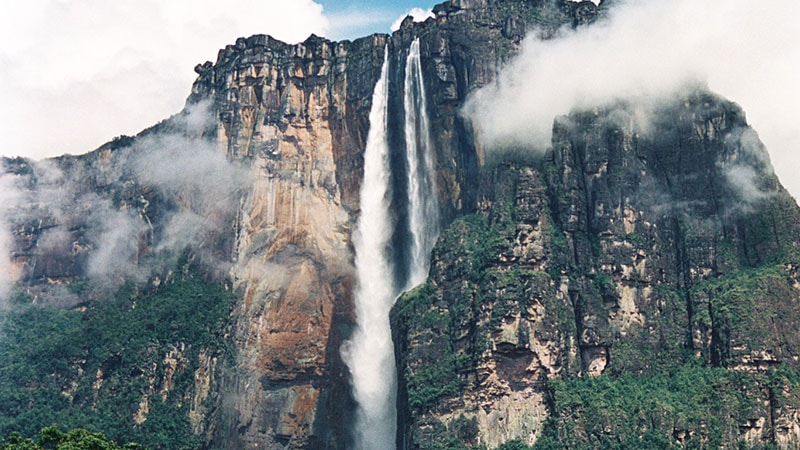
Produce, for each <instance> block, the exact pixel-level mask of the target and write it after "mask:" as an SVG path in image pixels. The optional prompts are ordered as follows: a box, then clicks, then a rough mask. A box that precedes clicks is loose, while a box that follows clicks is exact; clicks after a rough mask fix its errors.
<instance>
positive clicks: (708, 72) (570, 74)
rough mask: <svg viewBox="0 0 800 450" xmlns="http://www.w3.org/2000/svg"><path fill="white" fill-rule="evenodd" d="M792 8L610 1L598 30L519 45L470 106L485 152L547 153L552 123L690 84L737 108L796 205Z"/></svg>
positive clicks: (798, 147) (799, 135)
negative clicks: (696, 82) (702, 84)
mask: <svg viewBox="0 0 800 450" xmlns="http://www.w3.org/2000/svg"><path fill="white" fill-rule="evenodd" d="M799 12H800V5H799V4H798V3H796V2H783V1H779V0H765V1H761V2H753V1H751V0H705V1H702V2H700V1H696V0H675V1H670V2H663V1H660V0H640V1H633V0H631V1H626V2H620V3H619V4H617V6H615V7H614V8H613V9H612V16H611V18H610V20H609V21H608V22H607V23H604V24H596V26H592V27H587V28H583V29H581V30H580V31H578V32H574V33H569V34H567V35H566V36H564V37H563V38H561V39H556V40H551V41H544V42H542V41H537V40H535V39H528V40H526V41H525V44H524V48H523V51H522V54H521V57H519V58H517V59H516V60H514V61H513V62H512V63H511V64H510V65H509V66H508V67H507V68H506V69H504V70H503V71H502V73H501V75H500V77H499V80H498V83H497V84H495V85H492V86H487V87H485V88H484V89H482V90H480V91H479V92H477V93H475V95H474V96H473V97H472V101H471V103H470V104H469V105H468V107H467V111H468V112H469V113H470V114H471V115H472V116H473V117H474V118H475V119H476V121H477V123H478V125H479V128H480V129H481V130H482V133H483V138H484V139H485V141H486V143H488V144H503V143H513V144H521V143H524V144H533V145H536V146H539V147H542V148H544V147H546V146H547V145H548V144H549V140H550V132H551V127H552V123H553V118H554V116H556V115H560V114H566V113H568V112H569V111H570V109H572V108H573V107H588V106H592V105H597V104H601V103H605V102H608V101H612V100H614V99H616V98H631V97H637V96H638V97H645V98H652V97H655V96H661V95H666V94H669V93H670V92H672V91H673V90H675V89H677V88H679V87H680V86H681V85H682V84H683V83H684V82H685V81H687V80H690V79H700V80H705V81H707V83H708V85H709V87H710V88H711V89H712V90H713V91H715V92H718V93H720V94H721V95H723V96H725V97H727V98H729V99H731V100H733V101H735V102H737V103H739V104H740V105H741V106H742V107H743V109H744V110H745V112H746V113H747V116H748V121H749V122H750V124H751V125H752V126H753V127H754V128H755V129H756V130H757V131H758V133H759V135H760V137H761V139H762V140H763V141H764V143H765V145H766V147H767V149H768V150H769V152H770V154H771V157H772V163H773V165H774V166H775V169H776V171H777V173H778V176H779V177H780V179H781V181H782V183H783V184H784V185H785V186H787V188H789V190H790V191H791V192H792V193H793V194H794V195H795V197H798V196H800V177H797V176H796V172H797V170H798V169H800V127H798V126H797V122H798V119H799V118H800V116H799V115H798V108H800V84H799V83H797V80H800V41H799V40H798V36H800V20H797V18H798V17H800V14H798V13H799Z"/></svg>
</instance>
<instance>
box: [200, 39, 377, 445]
mask: <svg viewBox="0 0 800 450" xmlns="http://www.w3.org/2000/svg"><path fill="white" fill-rule="evenodd" d="M385 44H386V39H385V37H384V36H380V35H376V36H373V37H369V38H365V39H361V40H359V41H356V42H352V43H350V42H345V43H339V44H337V43H333V42H330V41H327V40H324V39H321V38H317V37H314V36H312V37H311V38H309V39H308V40H306V41H305V42H303V43H301V44H297V45H294V46H289V45H286V44H282V43H280V42H277V41H274V40H272V39H271V38H269V37H266V36H254V37H251V38H248V39H240V40H239V41H238V42H237V44H236V45H235V46H229V47H227V48H226V49H224V50H222V51H221V52H220V55H219V59H218V61H217V62H216V64H214V65H213V66H212V67H208V66H206V67H205V68H203V67H201V68H200V70H199V72H200V76H199V78H198V80H197V82H196V83H195V87H194V89H193V95H192V97H191V98H190V102H191V101H202V100H204V99H207V98H212V99H215V111H216V113H217V114H218V117H219V120H218V122H217V127H218V128H217V132H216V136H217V142H218V143H219V145H220V146H221V147H222V148H223V149H225V151H226V152H227V157H228V159H230V160H234V161H241V162H242V163H243V164H244V165H245V166H246V167H248V168H249V169H248V170H249V171H250V174H251V178H252V180H253V184H252V187H251V188H250V189H249V190H248V192H247V193H246V195H245V196H244V197H243V198H242V199H241V201H240V209H239V217H238V219H237V223H236V230H237V242H236V247H235V250H234V255H233V257H234V260H235V264H234V267H233V271H232V275H233V278H234V284H235V289H237V291H239V292H240V293H241V296H242V301H241V302H240V303H239V305H238V306H237V308H236V311H235V317H236V330H235V336H234V339H235V341H236V347H237V350H238V352H237V366H236V368H235V371H234V375H233V376H232V380H231V383H232V385H231V389H232V390H234V392H235V394H234V395H235V396H236V397H237V400H236V401H235V402H234V403H233V404H232V405H231V407H230V408H229V414H230V415H231V417H230V419H231V421H230V428H229V431H228V435H227V438H226V446H227V447H228V448H245V447H246V448H252V447H254V446H255V447H257V448H283V446H286V445H288V446H290V447H292V448H318V447H342V446H344V444H345V443H346V441H347V435H346V429H345V425H344V420H346V417H347V414H338V413H337V412H338V411H347V410H348V406H347V405H348V404H349V402H350V399H349V394H348V391H349V387H348V382H347V378H346V372H345V370H346V369H345V368H344V367H343V365H342V362H341V360H340V356H339V347H340V346H341V343H342V340H343V338H344V337H345V334H346V330H347V328H348V327H349V326H350V324H351V323H352V320H353V319H352V317H351V315H352V313H351V312H350V308H351V287H352V283H353V268H352V257H351V250H350V232H351V227H352V224H353V223H354V215H353V214H354V213H355V212H356V211H357V208H358V187H359V185H360V180H361V178H362V175H361V174H362V170H363V168H362V159H361V152H363V149H364V147H365V144H366V143H365V139H366V136H367V133H368V130H369V123H368V114H369V108H370V105H371V97H372V89H373V86H374V84H375V82H376V81H377V77H378V75H379V74H380V67H381V64H382V62H383V53H384V51H383V50H384V47H385Z"/></svg>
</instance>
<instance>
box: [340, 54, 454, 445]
mask: <svg viewBox="0 0 800 450" xmlns="http://www.w3.org/2000/svg"><path fill="white" fill-rule="evenodd" d="M388 61H389V60H388V48H387V50H386V51H385V54H384V61H383V67H382V69H381V76H380V79H379V80H378V82H377V84H376V85H375V91H374V93H373V97H372V109H371V110H370V114H369V120H370V130H369V134H368V136H367V147H366V149H365V151H364V180H363V182H362V185H361V215H360V216H359V218H358V222H357V224H356V229H355V231H354V233H353V246H354V248H355V266H356V276H357V277H358V284H357V287H356V290H355V307H356V315H357V327H356V330H355V332H354V333H353V336H352V338H351V339H350V340H349V341H348V342H347V343H346V344H345V346H344V347H343V348H342V356H343V358H344V360H345V362H346V363H347V365H348V367H349V368H350V372H351V376H352V384H353V396H354V397H355V400H356V403H357V411H356V424H355V433H354V438H355V448H356V449H363V450H376V449H381V450H383V449H391V448H395V435H396V432H397V416H396V406H395V403H396V395H397V372H396V370H397V369H396V367H395V361H394V346H393V344H392V337H391V327H390V324H389V311H390V310H391V308H392V306H393V305H394V302H395V299H396V298H397V296H398V295H399V294H400V293H401V292H402V290H404V289H408V288H411V287H413V286H414V285H417V284H419V283H421V282H423V281H425V278H426V277H427V275H428V268H429V265H430V261H429V256H430V251H431V249H432V248H433V244H434V243H435V241H436V237H437V235H438V231H439V229H438V223H439V210H438V202H437V200H436V187H435V184H434V176H433V149H432V145H431V140H430V131H429V129H428V120H427V117H426V114H425V111H426V105H425V90H424V87H423V82H422V69H421V65H420V55H419V41H418V40H415V41H414V43H413V44H412V45H411V48H410V49H409V54H408V58H407V60H406V71H405V83H404V92H403V99H404V101H403V105H404V109H405V129H404V137H405V144H406V145H405V153H406V158H405V162H406V167H405V171H406V174H407V177H408V178H407V184H408V192H402V193H395V194H398V195H400V196H402V194H407V195H405V198H404V199H399V200H400V201H403V202H406V203H407V204H406V206H407V208H402V210H407V211H408V217H395V219H396V222H395V221H393V214H392V210H391V205H392V200H393V199H392V197H393V193H392V192H391V186H392V183H391V181H392V167H391V158H390V148H389V140H388V126H389V120H390V117H389V114H388V103H389V82H388V77H389V63H388ZM394 200H395V201H398V199H397V198H395V199H394ZM399 226H407V228H408V230H409V231H410V233H409V234H410V236H411V239H410V242H407V243H403V244H402V245H403V246H407V247H408V248H405V249H402V251H398V252H393V251H391V250H392V249H391V248H390V246H391V245H392V242H393V240H392V239H393V236H394V235H395V233H396V232H397V229H398V227H399ZM395 254H402V255H410V256H409V258H407V261H406V262H404V263H403V264H407V265H408V267H401V268H400V269H401V272H402V273H403V274H405V280H406V281H405V283H404V284H405V285H404V286H399V285H398V283H397V282H396V281H395V276H396V273H397V271H396V269H397V268H396V267H395V262H394V261H393V259H392V255H395Z"/></svg>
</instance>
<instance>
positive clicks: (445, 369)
mask: <svg viewBox="0 0 800 450" xmlns="http://www.w3.org/2000/svg"><path fill="white" fill-rule="evenodd" d="M636 117H637V107H636V105H631V104H619V105H614V106H609V107H608V108H604V109H598V110H594V111H587V112H576V113H573V114H571V115H570V116H567V117H562V118H559V119H558V120H557V121H556V123H555V125H554V133H553V145H552V149H551V150H549V151H548V152H547V153H546V154H544V155H538V156H537V154H536V153H533V150H531V153H529V154H528V156H526V157H522V158H521V157H520V156H518V155H517V156H515V155H506V156H503V155H498V157H497V161H498V162H497V164H496V166H495V167H491V168H490V167H486V168H485V171H484V172H483V174H482V183H481V190H480V199H481V200H480V202H479V210H478V211H477V213H476V214H473V215H469V216H466V217H464V218H460V219H458V220H456V221H455V222H454V223H453V224H452V225H451V226H450V228H449V229H448V230H446V231H444V232H443V233H442V237H441V238H440V241H439V245H437V248H436V250H435V251H434V256H433V268H432V270H431V276H430V279H429V281H428V283H427V284H426V285H424V286H422V287H420V288H418V289H416V290H414V291H412V292H410V293H408V294H406V295H405V296H404V297H403V298H401V299H400V300H399V301H398V304H397V305H396V307H395V310H394V311H393V315H392V321H393V328H394V330H395V339H396V341H397V342H398V346H397V348H398V352H397V358H398V361H399V365H400V371H401V373H403V374H404V375H403V377H402V387H401V393H402V394H401V402H400V405H401V414H404V415H405V420H406V423H405V427H404V428H405V430H406V431H405V435H404V439H405V448H441V447H442V446H446V445H448V442H452V441H453V440H455V441H457V442H464V443H467V444H472V445H486V446H488V447H489V448H494V447H497V446H499V445H501V444H503V443H504V442H506V441H509V440H513V439H520V440H522V441H524V442H526V443H527V444H533V443H534V442H537V441H538V440H540V438H542V437H543V436H544V439H542V440H541V441H540V442H539V445H542V446H544V445H547V443H548V442H549V443H551V444H552V445H554V444H553V443H556V442H557V443H558V444H557V446H556V447H555V448H560V446H563V445H569V446H570V447H574V448H591V447H594V446H597V445H599V446H600V447H603V448H609V447H613V446H615V445H623V446H624V445H632V446H633V447H639V446H642V445H655V446H657V447H660V448H672V447H675V448H678V447H683V446H688V447H693V448H694V447H696V446H701V447H703V446H705V445H709V446H718V445H721V446H725V447H728V446H734V445H738V444H737V443H739V442H745V443H747V445H754V446H756V445H764V444H768V443H771V444H777V445H778V446H779V447H781V448H794V447H793V446H794V445H796V443H797V442H798V440H799V439H800V436H798V435H797V410H798V406H799V404H798V397H797V390H796V389H797V384H796V383H797V377H796V372H794V371H795V370H797V365H798V361H800V355H799V353H800V341H798V340H797V333H796V332H795V331H794V330H796V327H797V323H796V321H795V318H796V317H797V314H798V313H799V312H800V311H798V302H797V300H798V298H799V297H800V290H798V287H799V286H800V284H798V279H797V270H796V267H797V258H798V237H799V236H800V225H799V224H800V209H798V207H797V204H796V203H795V201H794V200H793V199H792V198H791V196H789V195H788V193H787V192H786V191H785V190H784V189H783V188H781V187H780V184H779V183H778V181H777V179H776V178H775V176H774V174H773V173H772V169H771V166H770V165H769V158H768V156H767V153H766V151H765V149H764V147H763V146H762V145H761V143H760V142H759V140H758V138H757V136H756V135H755V133H754V132H753V131H752V130H751V129H750V128H749V127H748V126H747V124H746V122H745V120H744V115H743V113H742V111H741V110H740V109H739V108H738V107H737V106H736V105H734V104H732V103H730V102H727V101H725V100H723V99H721V98H719V97H716V96H714V95H711V94H708V93H706V92H705V91H704V90H702V89H699V90H693V91H692V92H691V93H689V94H686V95H685V97H683V98H676V99H674V100H672V101H671V102H669V103H668V104H665V105H663V106H661V107H660V108H659V109H658V110H657V111H656V112H655V113H654V114H653V116H652V117H653V121H651V122H649V123H647V124H646V128H643V127H642V124H641V123H639V122H638V121H637V120H636ZM778 367H787V368H789V373H790V374H792V375H790V376H788V378H786V379H784V378H780V377H777V378H772V374H773V373H774V372H773V369H777V368H778ZM715 368H724V369H727V370H722V371H716V369H715ZM595 377H601V378H602V381H598V382H597V383H594V384H593V381H592V378H595ZM681 378H683V379H682V381H680V382H673V383H672V384H671V385H668V386H664V385H663V384H662V383H665V380H674V379H681ZM681 383H685V384H681ZM704 389H705V390H706V391H704ZM698 395H699V396H702V395H709V396H710V398H707V399H706V400H700V399H698V398H697V397H695V396H698ZM628 396H632V397H634V399H632V400H631V404H622V403H623V402H624V401H625V400H624V399H625V398H626V397H628ZM670 396H684V397H682V400H678V401H675V400H673V398H672V397H670ZM690 405H691V406H690ZM711 423H713V426H711V425H709V424H711ZM647 439H651V441H648V440H647ZM537 448H539V447H538V446H537ZM543 448H550V447H546V446H545V447H543Z"/></svg>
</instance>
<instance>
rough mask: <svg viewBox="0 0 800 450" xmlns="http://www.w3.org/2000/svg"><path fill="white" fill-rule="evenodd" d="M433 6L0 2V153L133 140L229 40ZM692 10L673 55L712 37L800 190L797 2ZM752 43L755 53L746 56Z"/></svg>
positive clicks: (714, 79)
mask: <svg viewBox="0 0 800 450" xmlns="http://www.w3.org/2000/svg"><path fill="white" fill-rule="evenodd" d="M434 3H436V1H435V0H434V1H421V0H420V1H413V0H404V1H391V2H390V1H383V2H378V1H367V0H318V1H317V2H314V1H312V0H229V1H227V2H220V1H218V0H214V1H211V0H192V1H190V0H169V1H163V0H26V1H24V2H22V1H12V0H0V124H2V125H0V126H2V128H1V129H0V131H2V133H0V154H2V155H5V156H15V155H23V156H29V157H33V158H43V157H48V156H55V155H59V154H63V153H73V154H77V153H84V152H87V151H90V150H92V149H94V148H97V147H98V146H99V145H101V144H103V143H104V142H106V141H108V140H110V139H111V138H113V137H114V136H118V135H121V134H127V135H133V134H136V133H137V132H139V131H140V130H142V129H143V128H146V127H148V126H150V125H153V124H155V123H157V122H158V121H160V120H162V119H164V118H166V117H168V116H169V115H171V114H174V113H176V112H178V111H180V109H181V108H182V107H183V104H184V101H185V99H186V97H187V96H188V94H189V91H190V88H191V83H192V81H193V80H194V78H195V73H194V72H193V68H194V65H195V64H197V63H201V62H203V61H206V60H211V61H213V60H215V59H216V54H217V51H218V50H219V49H220V48H222V47H224V46H225V45H226V44H230V43H233V42H234V41H235V40H236V38H237V37H240V36H249V35H252V34H257V33H264V34H271V35H273V36H275V37H276V38H278V39H281V40H284V41H287V42H292V43H293V42H298V41H302V40H304V39H305V38H306V37H307V36H308V35H309V34H311V33H316V34H319V35H322V36H326V37H329V38H331V39H335V40H341V39H349V38H355V37H358V36H362V35H366V34H369V33H372V32H387V31H389V28H390V26H391V24H392V23H393V22H395V21H396V20H397V18H398V17H400V16H402V15H404V13H405V12H408V11H411V10H412V8H414V7H419V8H422V9H423V10H424V9H429V8H431V7H432V6H433V4H434ZM662 3H664V4H665V5H666V6H670V2H662ZM695 3H697V4H704V3H709V4H715V5H716V6H715V7H716V8H717V9H709V11H708V13H707V14H705V15H703V16H702V17H700V18H699V20H698V18H696V17H695V18H685V19H687V20H683V19H681V18H680V17H675V16H674V15H672V16H670V17H669V18H668V19H669V20H674V21H675V23H674V24H673V25H672V26H673V27H674V29H675V32H674V39H675V44H676V46H675V47H676V48H681V49H684V50H683V51H685V52H686V51H688V52H692V50H691V48H692V47H687V46H686V45H684V44H685V39H684V33H683V31H684V29H685V26H683V25H684V24H685V23H689V24H691V25H692V26H694V27H697V26H699V27H702V28H704V29H708V30H709V32H708V33H704V34H703V39H705V40H704V41H701V42H696V43H693V44H692V45H698V46H703V49H704V50H703V51H702V52H700V53H702V54H708V53H712V54H724V55H725V56H726V58H724V59H723V61H724V62H725V64H724V65H720V66H719V67H714V66H713V65H705V66H703V65H702V64H700V65H699V66H701V67H699V69H698V70H701V71H707V72H708V73H699V74H698V75H699V76H701V77H705V78H706V79H708V80H709V82H710V85H711V87H712V89H715V90H717V91H718V92H719V93H721V94H722V95H725V96H727V97H729V98H730V99H732V100H734V101H737V102H738V103H740V104H741V105H742V106H743V107H744V109H745V111H746V112H747V114H748V119H749V120H750V122H751V123H752V124H753V125H754V127H755V128H756V130H757V131H758V132H759V134H760V135H761V138H762V139H763V140H764V142H765V143H766V145H767V147H768V148H769V150H770V152H771V153H772V159H773V163H774V165H775V166H776V170H777V171H778V174H779V176H780V177H781V180H782V181H783V183H784V184H785V185H787V186H788V187H790V190H791V191H792V192H793V193H794V194H795V196H798V195H800V176H798V175H797V172H799V171H800V125H798V123H800V113H798V106H799V105H800V83H798V81H799V80H800V29H799V28H800V19H798V18H800V14H798V13H800V6H798V3H799V2H793V1H790V2H785V1H781V0H762V1H758V2H756V1H752V0H725V1H724V2H722V1H721V0H704V1H699V0H696V1H695ZM718 5H727V6H725V7H723V8H722V9H720V8H719V7H718ZM666 29H668V27H667V28H666ZM629 38H630V39H633V40H637V39H643V40H644V39H647V38H648V37H647V36H635V35H632V36H630V37H629ZM750 39H752V41H753V45H746V46H744V48H741V47H742V42H747V41H748V40H750ZM709 48H711V49H713V50H712V52H709V51H708V49H709ZM686 49H689V50H686ZM668 58H669V57H667V59H668ZM681 63H683V62H681ZM666 66H669V64H666Z"/></svg>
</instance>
